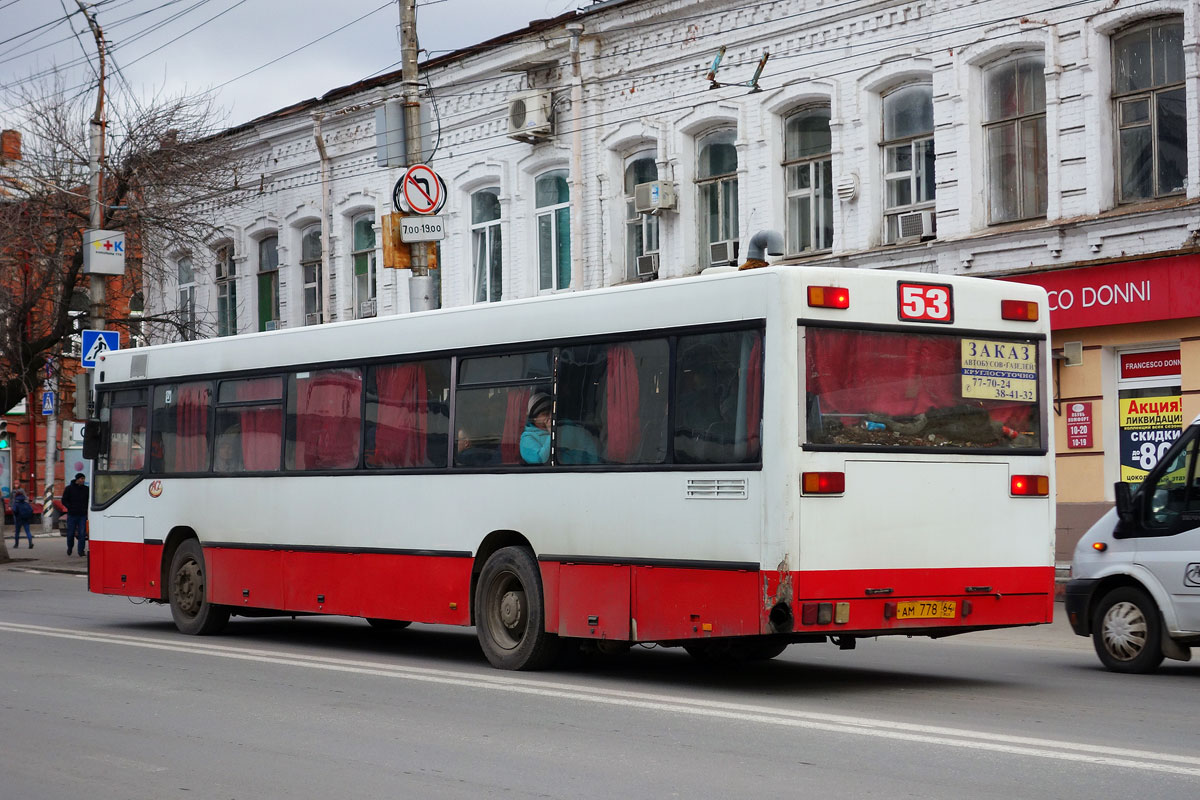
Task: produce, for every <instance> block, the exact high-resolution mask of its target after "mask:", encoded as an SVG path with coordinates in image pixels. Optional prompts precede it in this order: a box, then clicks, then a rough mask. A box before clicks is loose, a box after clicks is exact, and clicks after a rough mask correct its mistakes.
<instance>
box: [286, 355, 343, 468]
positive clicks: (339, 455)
mask: <svg viewBox="0 0 1200 800" xmlns="http://www.w3.org/2000/svg"><path fill="white" fill-rule="evenodd" d="M288 382H289V383H288V400H287V406H288V408H287V455H286V460H285V463H286V465H287V468H288V469H300V470H324V469H354V468H355V467H357V466H358V460H359V450H360V447H359V443H360V435H361V423H362V372H361V371H360V370H359V369H358V368H357V367H347V368H341V369H323V370H309V371H305V372H293V373H292V374H291V375H289V376H288Z"/></svg>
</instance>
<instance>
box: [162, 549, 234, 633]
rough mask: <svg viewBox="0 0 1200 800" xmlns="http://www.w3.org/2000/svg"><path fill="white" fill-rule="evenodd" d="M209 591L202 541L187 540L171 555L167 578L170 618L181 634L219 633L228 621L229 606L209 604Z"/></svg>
mask: <svg viewBox="0 0 1200 800" xmlns="http://www.w3.org/2000/svg"><path fill="white" fill-rule="evenodd" d="M206 590H207V581H206V576H205V574H204V551H203V550H202V549H201V548H200V542H198V541H196V540H195V539H187V540H185V541H184V542H183V543H182V544H180V545H179V549H178V550H176V551H175V555H174V557H172V558H171V571H170V573H169V576H168V580H167V596H168V598H169V600H170V602H171V617H172V618H173V619H174V620H175V627H176V628H178V629H179V630H180V632H181V633H186V634H189V635H192V636H205V635H208V634H212V633H218V632H220V630H221V629H222V628H224V627H225V625H226V623H228V622H229V607H228V606H219V605H216V604H215V603H210V602H209V601H208V597H207V595H206Z"/></svg>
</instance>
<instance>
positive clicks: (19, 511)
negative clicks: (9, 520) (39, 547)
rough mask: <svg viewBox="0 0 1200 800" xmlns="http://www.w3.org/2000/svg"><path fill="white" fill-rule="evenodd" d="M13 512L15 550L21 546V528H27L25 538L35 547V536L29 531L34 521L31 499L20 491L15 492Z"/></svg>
mask: <svg viewBox="0 0 1200 800" xmlns="http://www.w3.org/2000/svg"><path fill="white" fill-rule="evenodd" d="M12 512H13V539H14V540H15V541H14V542H13V549H14V550H15V549H17V548H18V547H20V546H21V527H22V526H24V527H25V538H26V539H28V540H29V546H30V547H33V534H32V533H31V532H30V530H29V522H30V520H32V519H33V506H31V505H30V504H29V499H28V498H27V497H25V493H24V492H22V491H21V490H20V489H17V490H16V491H15V492H13V500H12Z"/></svg>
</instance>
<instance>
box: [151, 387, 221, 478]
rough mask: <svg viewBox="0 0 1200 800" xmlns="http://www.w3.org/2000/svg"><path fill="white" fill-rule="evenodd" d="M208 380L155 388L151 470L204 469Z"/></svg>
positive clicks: (209, 393) (209, 404)
mask: <svg viewBox="0 0 1200 800" xmlns="http://www.w3.org/2000/svg"><path fill="white" fill-rule="evenodd" d="M212 401H213V386H212V382H211V381H196V382H194V383H179V384H167V385H164V386H156V387H154V408H153V418H152V420H151V422H152V425H151V430H152V434H153V438H152V440H151V442H150V471H151V472H155V473H160V474H172V473H192V472H207V471H208V461H209V436H208V430H209V428H208V418H209V412H210V411H211V410H212V405H213V403H212Z"/></svg>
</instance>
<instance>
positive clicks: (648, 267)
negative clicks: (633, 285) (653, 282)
mask: <svg viewBox="0 0 1200 800" xmlns="http://www.w3.org/2000/svg"><path fill="white" fill-rule="evenodd" d="M637 274H638V277H639V278H653V277H654V276H655V275H657V274H658V253H650V254H649V255H644V256H638V258H637Z"/></svg>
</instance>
